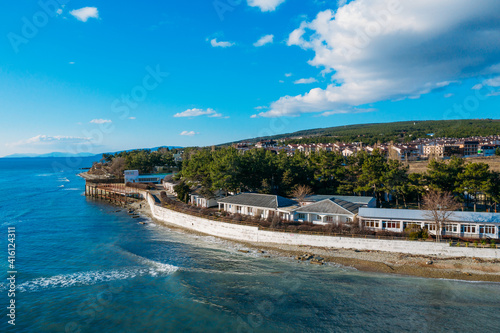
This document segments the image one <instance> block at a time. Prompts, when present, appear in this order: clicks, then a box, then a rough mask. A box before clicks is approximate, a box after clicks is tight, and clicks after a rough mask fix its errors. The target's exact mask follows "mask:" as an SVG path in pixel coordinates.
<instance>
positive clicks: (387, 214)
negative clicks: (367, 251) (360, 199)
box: [358, 208, 500, 239]
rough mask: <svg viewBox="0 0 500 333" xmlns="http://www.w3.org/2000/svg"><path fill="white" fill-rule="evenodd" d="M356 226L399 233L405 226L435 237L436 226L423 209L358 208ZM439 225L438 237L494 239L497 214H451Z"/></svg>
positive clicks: (499, 218) (498, 220)
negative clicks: (417, 228)
mask: <svg viewBox="0 0 500 333" xmlns="http://www.w3.org/2000/svg"><path fill="white" fill-rule="evenodd" d="M358 218H359V222H360V225H361V226H363V227H365V228H368V229H372V230H388V231H393V232H403V231H404V230H405V229H406V228H408V227H413V226H416V227H420V228H422V229H424V228H426V229H428V230H429V233H430V234H432V235H436V224H435V223H434V221H433V220H432V218H431V213H430V212H429V211H425V210H412V209H382V208H360V209H359V213H358ZM448 220H449V222H447V223H445V224H444V226H443V231H442V235H445V236H452V237H463V238H494V239H498V237H499V229H500V213H474V212H459V211H456V212H453V213H452V214H451V215H450V217H449V218H448Z"/></svg>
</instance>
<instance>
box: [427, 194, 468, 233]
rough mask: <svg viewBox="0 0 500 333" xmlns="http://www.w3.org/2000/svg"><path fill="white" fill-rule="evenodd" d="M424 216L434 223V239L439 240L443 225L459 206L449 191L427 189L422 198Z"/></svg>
mask: <svg viewBox="0 0 500 333" xmlns="http://www.w3.org/2000/svg"><path fill="white" fill-rule="evenodd" d="M422 201H423V208H424V209H425V210H426V211H427V212H426V213H425V214H424V216H425V217H426V218H428V219H431V220H432V221H434V223H435V224H436V241H437V242H439V240H440V239H441V235H442V233H443V225H444V224H445V223H446V222H448V221H449V219H450V216H451V215H452V214H453V212H454V211H456V210H458V209H459V208H460V203H458V202H457V201H456V200H455V198H454V197H453V196H452V195H451V193H450V192H439V191H434V190H432V191H429V192H427V194H425V195H424V197H423V198H422Z"/></svg>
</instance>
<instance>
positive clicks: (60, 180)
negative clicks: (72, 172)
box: [57, 177, 69, 183]
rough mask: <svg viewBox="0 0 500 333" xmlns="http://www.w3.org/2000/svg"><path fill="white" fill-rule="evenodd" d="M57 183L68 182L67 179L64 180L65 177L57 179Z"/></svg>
mask: <svg viewBox="0 0 500 333" xmlns="http://www.w3.org/2000/svg"><path fill="white" fill-rule="evenodd" d="M57 181H59V182H68V183H69V179H68V178H66V177H62V178H57Z"/></svg>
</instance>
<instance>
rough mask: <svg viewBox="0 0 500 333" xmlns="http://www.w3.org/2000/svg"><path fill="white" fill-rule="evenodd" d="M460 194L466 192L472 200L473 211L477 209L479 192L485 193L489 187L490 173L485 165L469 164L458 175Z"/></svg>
mask: <svg viewBox="0 0 500 333" xmlns="http://www.w3.org/2000/svg"><path fill="white" fill-rule="evenodd" d="M458 180H459V184H460V185H459V186H458V189H459V191H460V192H462V193H465V192H467V195H468V196H471V195H472V196H473V198H474V211H476V208H477V197H478V194H479V193H480V192H483V193H486V192H487V190H488V187H489V181H490V180H491V178H490V171H489V165H488V164H486V163H469V164H467V165H466V166H465V169H464V171H463V172H462V173H460V174H459V175H458Z"/></svg>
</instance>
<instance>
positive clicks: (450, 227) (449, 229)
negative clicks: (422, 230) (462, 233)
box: [443, 224, 457, 232]
mask: <svg viewBox="0 0 500 333" xmlns="http://www.w3.org/2000/svg"><path fill="white" fill-rule="evenodd" d="M443 229H444V230H446V231H447V232H457V225H456V224H446V225H445V226H444V228H443Z"/></svg>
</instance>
